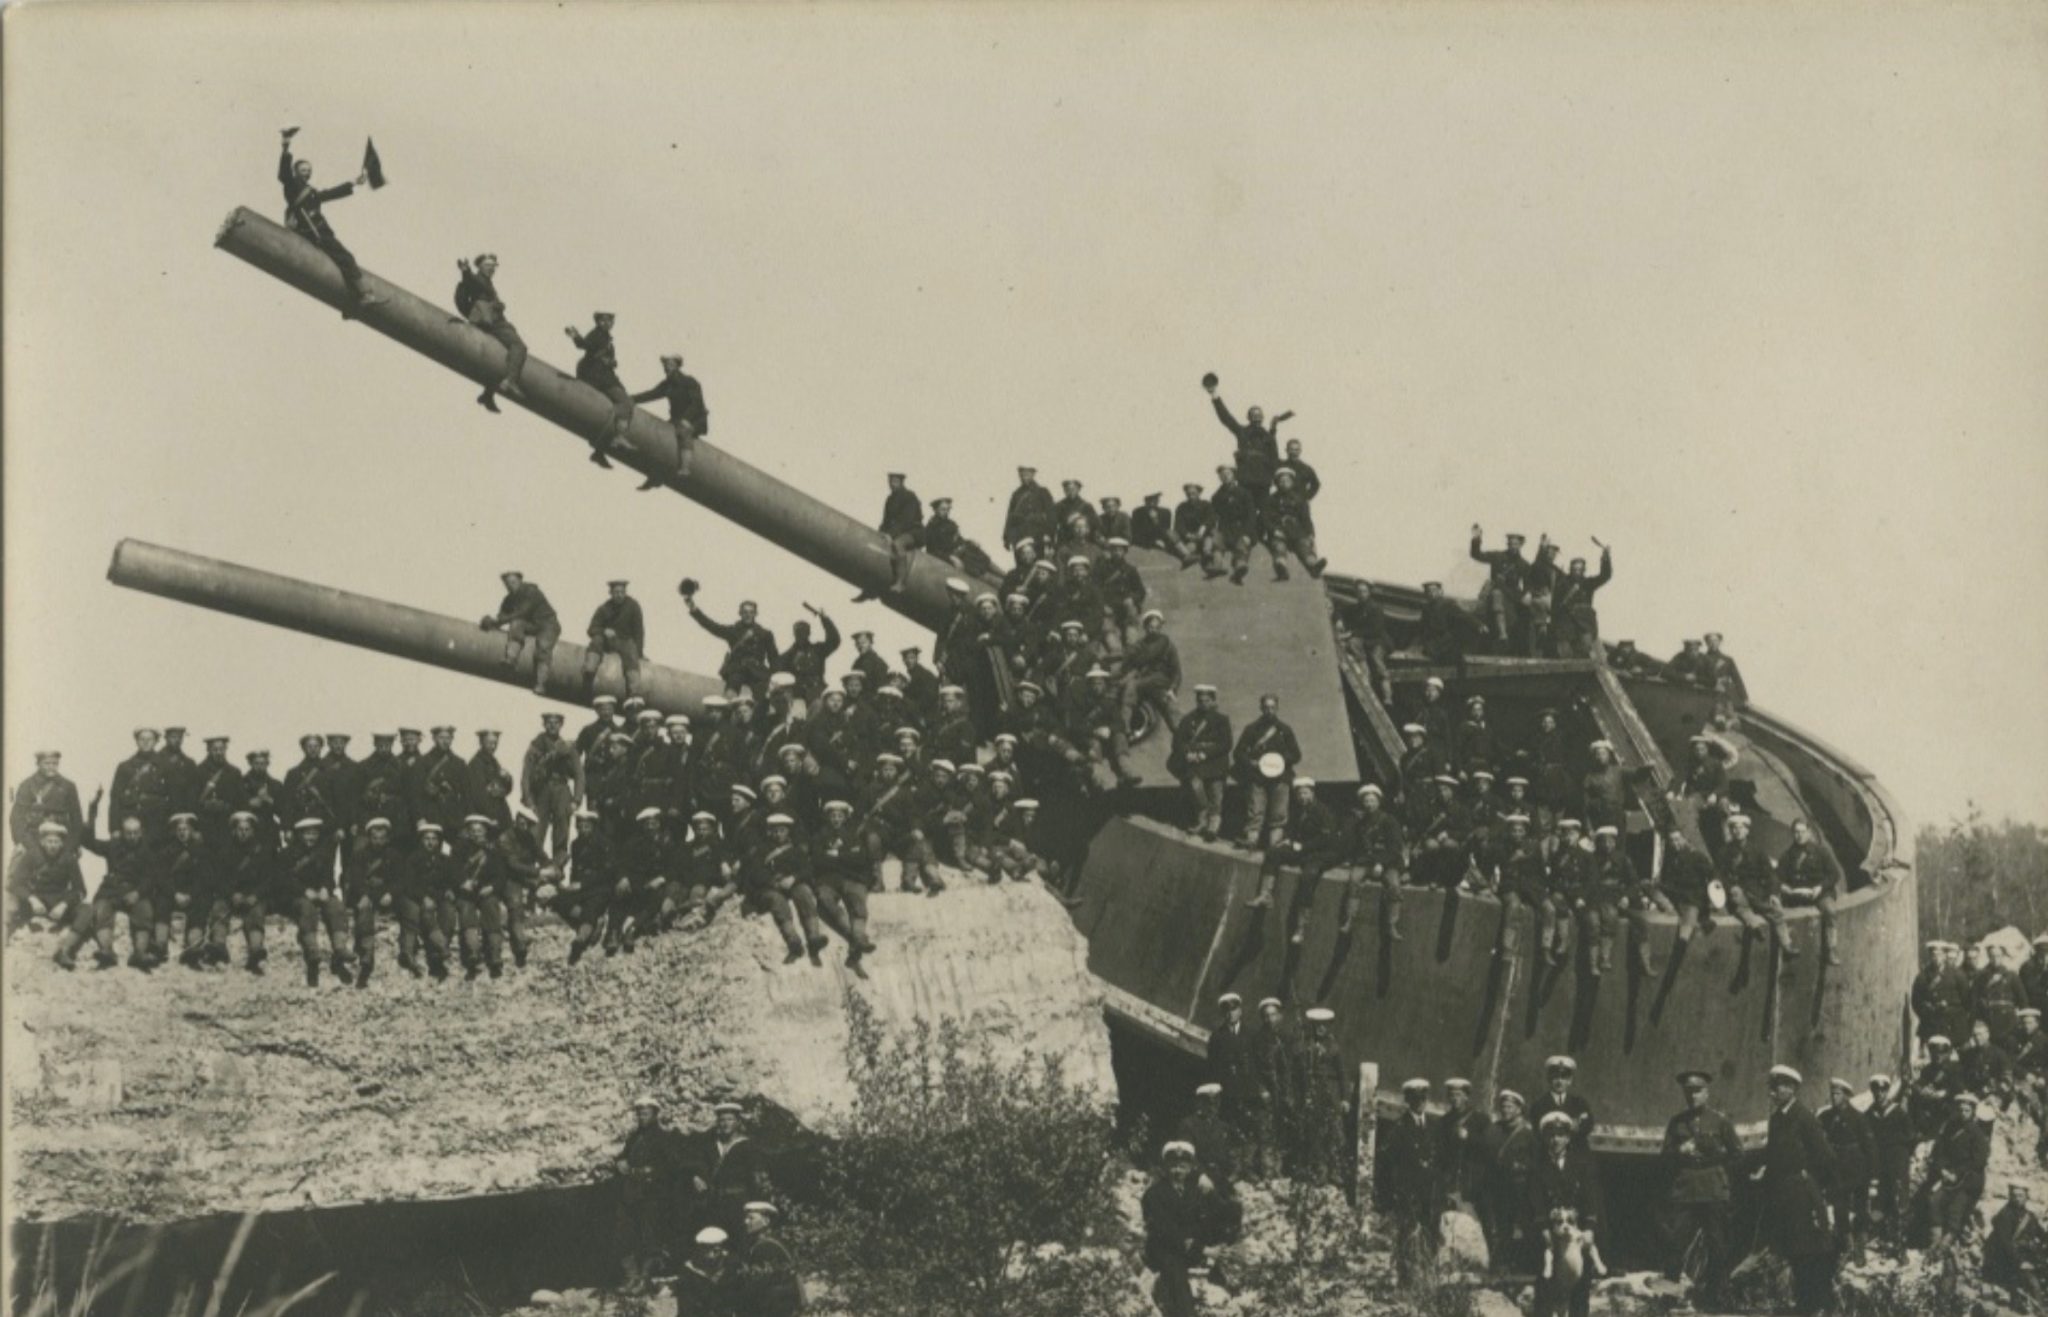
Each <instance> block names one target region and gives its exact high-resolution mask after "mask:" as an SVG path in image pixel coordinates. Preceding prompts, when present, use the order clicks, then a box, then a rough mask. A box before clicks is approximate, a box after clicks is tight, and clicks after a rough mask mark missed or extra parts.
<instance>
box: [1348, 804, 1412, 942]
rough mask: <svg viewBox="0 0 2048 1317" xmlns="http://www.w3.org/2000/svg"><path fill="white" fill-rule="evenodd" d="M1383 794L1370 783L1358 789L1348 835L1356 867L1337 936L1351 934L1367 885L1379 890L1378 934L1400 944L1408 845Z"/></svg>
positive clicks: (1406, 880) (1398, 821)
mask: <svg viewBox="0 0 2048 1317" xmlns="http://www.w3.org/2000/svg"><path fill="white" fill-rule="evenodd" d="M1384 795H1385V793H1384V792H1382V791H1381V790H1380V788H1379V787H1378V786H1377V785H1375V784H1374V783H1371V782H1368V783H1366V784H1365V785H1364V786H1362V787H1360V788H1358V817H1357V819H1356V820H1355V822H1354V824H1353V827H1352V833H1351V845H1352V857H1351V858H1352V860H1353V862H1354V863H1355V864H1356V865H1357V868H1356V869H1355V870H1354V871H1353V872H1352V875H1351V881H1350V883H1349V884H1348V885H1347V886H1346V888H1345V892H1344V910H1343V914H1342V916H1341V918H1340V919H1339V921H1338V924H1337V932H1338V933H1339V934H1344V933H1349V932H1350V931H1351V921H1352V920H1353V919H1355V918H1357V916H1358V905H1359V902H1360V901H1361V900H1362V899H1363V898H1364V892H1365V885H1366V883H1368V882H1374V883H1378V884H1379V888H1380V932H1381V935H1382V936H1384V937H1385V938H1386V939H1387V941H1389V942H1399V941H1401V889H1402V888H1403V887H1405V886H1406V885H1407V882H1408V845H1407V842H1406V841H1405V840H1404V839H1403V838H1402V836H1401V823H1400V820H1398V819H1396V818H1395V817H1394V815H1393V811H1391V810H1389V809H1387V808H1386V806H1385V804H1384V803H1383V798H1384Z"/></svg>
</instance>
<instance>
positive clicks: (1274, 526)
mask: <svg viewBox="0 0 2048 1317" xmlns="http://www.w3.org/2000/svg"><path fill="white" fill-rule="evenodd" d="M1264 512H1265V515H1264V517H1263V527H1262V529H1263V530H1264V531H1265V533H1266V534H1267V535H1268V536H1269V537H1270V536H1275V535H1278V536H1290V535H1308V534H1312V533H1313V531H1314V522H1313V521H1312V520H1311V519H1310V517H1309V511H1308V500H1307V499H1305V498H1303V497H1302V496H1301V495H1300V493H1298V492H1296V493H1286V494H1283V493H1280V492H1278V491H1275V492H1274V494H1273V495H1272V496H1271V497H1270V498H1268V499H1267V500H1266V506H1265V509H1264Z"/></svg>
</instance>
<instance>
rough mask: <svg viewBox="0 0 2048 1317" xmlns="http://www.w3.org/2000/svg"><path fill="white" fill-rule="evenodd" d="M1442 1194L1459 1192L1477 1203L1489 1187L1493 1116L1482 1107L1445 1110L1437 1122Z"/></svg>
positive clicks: (1471, 1201)
mask: <svg viewBox="0 0 2048 1317" xmlns="http://www.w3.org/2000/svg"><path fill="white" fill-rule="evenodd" d="M1434 1124H1435V1126H1436V1134H1437V1156H1436V1165H1437V1181H1438V1183H1437V1187H1438V1190H1439V1197H1448V1196H1449V1195H1451V1194H1456V1195H1457V1196H1458V1197H1460V1198H1462V1199H1464V1200H1465V1202H1466V1203H1468V1204H1471V1205H1473V1206H1477V1205H1478V1203H1479V1199H1480V1196H1481V1194H1482V1192H1483V1191H1484V1189H1485V1187H1486V1178H1487V1173H1488V1169H1489V1158H1490V1156H1491V1150H1490V1145H1489V1139H1488V1136H1489V1135H1490V1134H1491V1133H1492V1131H1493V1119H1492V1117H1490V1116H1488V1115H1487V1114H1486V1113H1485V1112H1483V1111H1467V1112H1465V1113H1463V1114H1462V1115H1460V1114H1459V1113H1458V1112H1456V1111H1446V1112H1444V1113H1443V1115H1441V1116H1439V1117H1437V1118H1436V1120H1435V1122H1434Z"/></svg>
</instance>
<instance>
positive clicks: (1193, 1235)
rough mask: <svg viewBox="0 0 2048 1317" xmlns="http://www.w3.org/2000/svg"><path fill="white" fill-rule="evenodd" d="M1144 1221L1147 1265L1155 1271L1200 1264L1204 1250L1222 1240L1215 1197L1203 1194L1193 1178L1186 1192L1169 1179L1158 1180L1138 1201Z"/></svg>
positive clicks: (1190, 1178)
mask: <svg viewBox="0 0 2048 1317" xmlns="http://www.w3.org/2000/svg"><path fill="white" fill-rule="evenodd" d="M1139 1207H1140V1209H1141V1210H1142V1211H1143V1213H1144V1217H1145V1265H1146V1266H1148V1267H1150V1268H1151V1269H1152V1270H1154V1271H1168V1270H1179V1269H1183V1268H1186V1267H1191V1266H1195V1265H1197V1264H1198V1263H1200V1261H1201V1258H1202V1250H1203V1249H1204V1248H1206V1247H1207V1246H1208V1245H1209V1244H1211V1243H1215V1242H1218V1241H1219V1240H1220V1239H1221V1238H1222V1235H1221V1232H1220V1230H1219V1225H1220V1221H1219V1210H1218V1201H1217V1197H1216V1195H1215V1194H1214V1193H1213V1192H1212V1193H1204V1192H1202V1190H1201V1189H1200V1188H1199V1187H1198V1186H1197V1185H1196V1183H1195V1180H1194V1177H1192V1176H1190V1177H1189V1178H1188V1184H1187V1187H1186V1188H1185V1189H1180V1188H1176V1187H1175V1186H1174V1183H1173V1181H1172V1179H1171V1178H1169V1177H1168V1176H1166V1175H1163V1174H1162V1175H1159V1176H1157V1177H1155V1178H1154V1179H1153V1181H1152V1183H1151V1184H1150V1185H1148V1186H1147V1187H1146V1189H1145V1196H1144V1197H1143V1198H1142V1199H1140V1200H1139Z"/></svg>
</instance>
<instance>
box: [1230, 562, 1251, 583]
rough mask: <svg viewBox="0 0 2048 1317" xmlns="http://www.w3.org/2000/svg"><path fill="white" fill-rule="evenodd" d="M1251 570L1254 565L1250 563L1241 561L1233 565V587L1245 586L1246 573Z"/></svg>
mask: <svg viewBox="0 0 2048 1317" xmlns="http://www.w3.org/2000/svg"><path fill="white" fill-rule="evenodd" d="M1251 569H1252V565H1251V563H1249V562H1243V561H1240V562H1236V563H1233V564H1232V565H1231V568H1230V583H1231V584H1232V585H1243V584H1244V578H1245V573H1246V572H1249V571H1250V570H1251Z"/></svg>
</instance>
